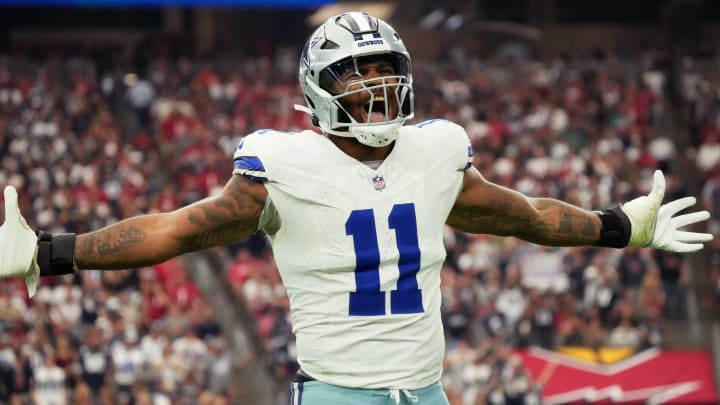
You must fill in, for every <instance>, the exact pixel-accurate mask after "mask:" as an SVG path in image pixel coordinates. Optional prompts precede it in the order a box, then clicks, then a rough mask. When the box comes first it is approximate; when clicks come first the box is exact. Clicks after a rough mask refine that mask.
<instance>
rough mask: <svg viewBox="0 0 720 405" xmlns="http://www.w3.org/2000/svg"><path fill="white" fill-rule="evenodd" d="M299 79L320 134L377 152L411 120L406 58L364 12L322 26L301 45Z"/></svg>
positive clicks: (388, 31) (385, 28)
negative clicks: (352, 140) (355, 142)
mask: <svg viewBox="0 0 720 405" xmlns="http://www.w3.org/2000/svg"><path fill="white" fill-rule="evenodd" d="M299 76H300V86H301V88H302V90H303V94H304V95H305V100H306V102H307V104H308V107H309V108H310V110H311V111H312V113H313V115H314V120H315V121H316V122H317V125H318V126H319V127H320V128H321V129H322V130H323V132H325V133H329V134H333V135H337V136H343V137H355V138H357V139H358V141H360V142H361V143H363V144H365V145H369V146H374V147H380V146H385V145H388V144H390V143H392V142H393V141H394V140H395V138H396V137H397V132H398V130H399V128H400V127H401V126H402V125H403V124H404V122H405V121H407V120H409V119H411V118H412V117H413V91H412V74H411V68H410V55H409V54H408V52H407V49H405V46H404V45H403V43H402V41H401V40H400V37H399V36H398V35H397V33H395V31H394V30H393V29H392V27H390V26H389V25H388V24H387V23H385V22H384V21H382V20H379V19H376V18H374V17H370V16H369V15H367V14H365V13H357V12H354V13H346V14H341V15H338V16H335V17H332V18H330V19H329V20H328V21H327V22H325V23H324V24H323V25H321V26H320V27H319V28H318V29H317V30H316V31H315V32H314V33H313V35H312V36H311V37H310V39H309V40H308V41H307V43H306V45H305V49H304V50H303V56H302V59H301V62H300V71H299Z"/></svg>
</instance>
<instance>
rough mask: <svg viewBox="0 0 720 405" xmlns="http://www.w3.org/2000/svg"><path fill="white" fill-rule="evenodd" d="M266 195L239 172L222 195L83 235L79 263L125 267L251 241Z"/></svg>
mask: <svg viewBox="0 0 720 405" xmlns="http://www.w3.org/2000/svg"><path fill="white" fill-rule="evenodd" d="M266 196H267V191H266V189H265V186H263V185H262V184H259V183H255V182H253V181H251V180H249V179H248V178H247V177H245V176H239V175H235V176H233V177H232V178H231V179H230V181H228V183H227V184H226V185H225V188H224V189H223V191H222V192H221V193H220V194H219V195H217V196H213V197H209V198H206V199H204V200H201V201H198V202H196V203H194V204H191V205H188V206H186V207H183V208H180V209H178V210H176V211H173V212H169V213H162V214H152V215H141V216H137V217H133V218H129V219H126V220H124V221H121V222H118V223H116V224H113V225H110V226H107V227H105V228H102V229H100V230H97V231H94V232H90V233H87V234H83V235H78V237H77V241H76V244H75V263H76V264H77V266H78V268H80V269H85V268H91V269H125V268H129V267H138V266H144V265H150V264H155V263H160V262H163V261H165V260H167V259H169V258H171V257H175V256H178V255H181V254H183V253H187V252H193V251H197V250H202V249H207V248H210V247H213V246H219V245H227V244H230V243H233V242H236V241H239V240H242V239H245V238H247V237H248V236H250V235H251V234H252V233H253V232H255V231H256V230H257V225H258V220H259V218H260V214H261V213H262V210H263V207H264V204H265V198H266Z"/></svg>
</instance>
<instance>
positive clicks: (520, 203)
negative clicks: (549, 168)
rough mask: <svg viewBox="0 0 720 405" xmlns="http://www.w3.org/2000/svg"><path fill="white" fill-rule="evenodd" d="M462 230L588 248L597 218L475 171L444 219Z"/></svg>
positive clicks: (470, 172)
mask: <svg viewBox="0 0 720 405" xmlns="http://www.w3.org/2000/svg"><path fill="white" fill-rule="evenodd" d="M447 223H448V225H451V226H453V227H455V228H457V229H459V230H461V231H465V232H471V233H488V234H493V235H499V236H515V237H518V238H521V239H524V240H527V241H529V242H533V243H538V244H542V245H548V246H577V245H591V244H593V243H595V242H597V240H598V239H599V238H600V230H601V228H602V223H601V221H600V217H599V216H598V215H597V214H596V213H594V212H592V211H587V210H584V209H582V208H579V207H576V206H574V205H570V204H568V203H565V202H562V201H559V200H555V199H551V198H529V197H526V196H525V195H523V194H521V193H519V192H517V191H514V190H510V189H508V188H505V187H502V186H499V185H497V184H493V183H491V182H489V181H487V180H486V179H485V178H484V177H483V176H482V175H481V174H480V172H478V171H477V169H475V168H470V169H468V170H467V171H466V172H465V178H464V179H463V190H462V192H461V193H460V195H459V196H458V198H457V201H456V202H455V207H453V210H452V212H451V213H450V216H449V217H448V220H447Z"/></svg>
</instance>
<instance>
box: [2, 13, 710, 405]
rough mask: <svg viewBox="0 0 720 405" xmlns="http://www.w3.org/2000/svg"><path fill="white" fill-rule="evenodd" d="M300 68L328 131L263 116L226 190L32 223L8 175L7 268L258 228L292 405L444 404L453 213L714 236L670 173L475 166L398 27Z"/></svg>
mask: <svg viewBox="0 0 720 405" xmlns="http://www.w3.org/2000/svg"><path fill="white" fill-rule="evenodd" d="M299 79H300V86H301V88H302V92H303V94H304V96H305V100H306V103H307V106H304V107H300V108H302V109H304V110H305V111H307V112H308V113H310V114H311V115H312V121H313V123H314V124H315V125H316V126H317V127H319V129H320V130H319V131H318V132H320V133H318V132H314V131H311V130H306V131H302V132H299V133H285V132H281V131H274V130H260V131H257V132H255V133H253V134H250V135H248V136H247V137H245V138H244V139H243V140H242V142H240V144H239V145H238V146H237V149H236V150H235V153H234V171H233V175H232V177H231V178H230V180H229V181H228V182H227V185H226V186H225V187H224V189H223V191H222V192H221V193H220V194H218V195H214V196H211V197H209V198H207V199H204V200H202V201H199V202H197V203H194V204H191V205H189V206H186V207H183V208H181V209H178V210H176V211H174V212H168V213H161V214H153V215H144V216H137V217H133V218H129V219H126V220H123V221H121V222H118V223H116V224H114V225H110V226H108V227H106V228H103V229H99V230H96V231H94V232H90V233H86V234H81V235H75V234H48V233H42V232H39V233H38V236H36V233H35V232H33V231H32V230H31V229H29V228H28V226H27V225H26V223H25V221H24V219H23V217H22V216H21V214H20V212H19V208H18V202H17V193H16V191H15V189H13V188H12V187H7V188H6V189H5V208H6V222H5V224H4V225H3V227H2V230H0V276H2V277H16V276H21V277H25V278H26V281H27V283H28V287H29V290H30V292H31V293H32V292H34V288H35V284H36V282H37V278H38V277H39V276H51V275H59V274H66V273H72V272H74V271H79V270H82V269H102V270H112V269H125V268H136V267H140V266H147V265H152V264H155V263H160V262H163V261H165V260H168V259H170V258H172V257H175V256H178V255H181V254H183V253H186V252H192V251H197V250H201V249H207V248H210V247H213V246H218V245H227V244H231V243H234V242H237V241H240V240H243V239H245V238H247V237H249V236H250V235H251V234H253V233H254V232H256V231H258V230H263V231H264V232H265V234H266V235H267V237H268V239H269V240H270V242H271V244H272V247H273V251H274V254H275V259H276V261H277V267H278V269H279V271H280V274H281V276H282V279H283V283H284V285H285V287H286V289H287V293H288V295H289V298H290V303H291V316H292V322H293V330H294V333H295V334H296V337H297V350H298V361H299V364H300V366H301V370H300V371H299V373H298V375H297V377H296V379H295V382H293V383H292V387H291V392H292V401H293V402H292V403H293V404H300V403H303V404H331V405H332V404H348V405H350V404H352V405H362V404H381V403H387V404H400V403H413V404H420V405H421V404H432V405H437V404H447V403H448V401H447V398H446V395H445V393H444V392H443V389H442V386H441V385H440V382H439V381H440V377H441V372H442V360H443V353H444V341H443V327H442V324H441V318H440V268H441V266H442V263H443V260H444V259H445V254H446V252H445V249H444V246H443V228H444V226H445V225H446V224H448V225H450V226H453V227H455V228H457V229H459V230H461V231H464V232H472V233H486V234H493V235H501V236H515V237H518V238H521V239H524V240H527V241H530V242H534V243H538V244H543V245H550V246H575V245H595V246H605V247H614V248H622V247H625V246H650V247H653V248H656V249H665V250H670V251H675V252H692V251H696V250H699V249H701V248H702V247H703V243H705V242H708V241H710V240H711V239H712V236H711V235H710V234H706V233H698V232H690V231H683V230H680V228H682V227H684V226H687V225H690V224H694V223H696V222H699V221H703V220H706V219H708V217H709V213H708V212H706V211H701V212H692V213H684V214H680V215H677V214H678V213H679V212H680V211H682V210H684V209H686V208H688V207H690V206H692V205H693V204H694V203H695V198H693V197H687V198H682V199H679V200H676V201H672V202H668V203H666V204H662V200H663V196H664V193H665V180H664V177H663V174H662V173H661V172H659V171H658V172H656V173H655V176H654V179H653V187H652V191H651V192H650V193H649V194H648V195H646V196H641V197H638V198H636V199H634V200H632V201H630V202H627V203H625V204H622V205H619V206H616V207H613V208H609V209H606V210H604V211H597V212H596V211H588V210H585V209H582V208H579V207H576V206H573V205H570V204H567V203H564V202H562V201H558V200H555V199H549V198H529V197H526V196H524V195H522V194H520V193H518V192H516V191H513V190H510V189H507V188H504V187H501V186H499V185H496V184H493V183H491V182H489V181H487V180H486V179H485V178H483V176H482V175H481V174H480V173H479V172H478V171H477V169H475V168H474V167H473V166H472V165H471V161H472V158H473V152H472V148H471V147H470V142H469V140H468V137H467V135H466V133H465V131H464V130H463V128H462V127H460V126H459V125H456V124H454V123H452V122H448V121H445V120H429V121H424V122H421V123H419V124H415V125H409V124H406V121H408V120H410V119H412V118H413V87H412V86H413V80H412V70H411V63H410V55H409V54H408V51H407V49H406V48H405V45H404V44H403V41H402V40H401V39H400V37H399V36H398V34H397V33H396V32H395V30H394V29H393V28H392V27H391V26H390V25H388V24H387V23H386V22H384V21H382V20H380V19H378V18H374V17H372V16H370V15H368V14H365V13H361V12H351V13H345V14H341V15H338V16H334V17H332V18H330V19H328V20H327V21H326V22H325V23H324V24H322V25H321V26H320V27H319V28H318V29H317V30H316V31H315V32H314V33H313V34H312V35H311V36H310V38H309V40H308V41H307V44H306V45H305V48H304V50H303V52H302V58H301V61H300V69H299Z"/></svg>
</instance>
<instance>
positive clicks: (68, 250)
mask: <svg viewBox="0 0 720 405" xmlns="http://www.w3.org/2000/svg"><path fill="white" fill-rule="evenodd" d="M74 255H75V234H74V233H56V234H51V233H45V232H42V231H38V254H37V261H38V266H39V267H40V275H41V276H59V275H62V274H70V273H73V272H75V259H74Z"/></svg>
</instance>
